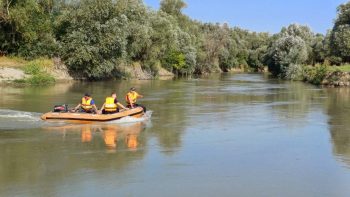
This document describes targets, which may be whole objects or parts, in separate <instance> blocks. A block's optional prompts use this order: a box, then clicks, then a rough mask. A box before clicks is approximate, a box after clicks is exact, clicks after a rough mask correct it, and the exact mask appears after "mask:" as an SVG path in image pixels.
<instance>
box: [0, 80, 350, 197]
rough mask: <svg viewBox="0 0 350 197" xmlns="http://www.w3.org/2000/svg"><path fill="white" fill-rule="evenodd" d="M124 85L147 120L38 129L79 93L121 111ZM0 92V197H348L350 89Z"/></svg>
mask: <svg viewBox="0 0 350 197" xmlns="http://www.w3.org/2000/svg"><path fill="white" fill-rule="evenodd" d="M131 86H136V87H137V88H138V90H139V91H140V92H141V93H142V94H143V95H145V98H144V99H141V100H140V102H142V104H144V105H145V106H147V108H148V109H151V110H152V111H153V115H152V120H151V122H145V121H144V120H147V118H145V119H143V120H142V122H135V120H131V119H124V120H122V121H116V122H107V123H94V124H79V123H76V122H75V123H67V122H55V123H52V122H42V121H40V120H39V119H38V117H39V115H40V113H43V112H46V111H48V110H49V109H51V108H52V105H54V104H62V103H66V104H69V105H70V106H72V105H75V104H76V102H78V101H79V98H80V97H81V95H82V94H83V93H84V92H86V91H87V92H90V93H92V95H93V97H94V99H95V100H96V102H97V105H98V106H100V105H101V104H102V103H103V101H104V99H105V96H106V95H109V94H110V92H113V91H116V92H117V94H118V98H120V99H119V100H120V101H121V102H124V101H123V99H122V98H123V97H124V94H125V93H126V92H127V90H128V89H129V87H131ZM0 94H1V99H0V150H1V151H0V196H100V195H102V196H214V195H220V196H269V197H270V196H293V197H294V196H340V197H343V196H344V197H347V196H349V195H350V189H349V187H348V186H349V184H350V134H349V133H350V130H349V128H350V123H349V122H350V121H349V115H350V102H349V101H350V90H349V89H325V88H319V87H315V86H312V85H308V84H304V83H301V82H288V81H279V80H275V79H270V78H269V77H268V76H266V75H260V74H220V75H210V76H206V77H201V78H191V79H177V80H173V81H110V82H94V83H88V82H78V83H71V84H66V85H58V86H57V85H56V86H53V87H45V88H41V87H36V88H30V87H7V86H6V87H5V86H4V87H2V86H0ZM38 112H39V113H38ZM125 122H128V123H129V124H125Z"/></svg>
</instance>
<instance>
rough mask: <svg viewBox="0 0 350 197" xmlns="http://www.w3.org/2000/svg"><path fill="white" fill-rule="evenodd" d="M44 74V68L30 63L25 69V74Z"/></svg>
mask: <svg viewBox="0 0 350 197" xmlns="http://www.w3.org/2000/svg"><path fill="white" fill-rule="evenodd" d="M41 72H42V67H41V66H40V65H39V64H36V63H29V64H27V65H25V67H24V73H25V74H27V75H37V74H39V73H41Z"/></svg>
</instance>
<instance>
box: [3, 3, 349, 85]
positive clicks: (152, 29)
mask: <svg viewBox="0 0 350 197" xmlns="http://www.w3.org/2000/svg"><path fill="white" fill-rule="evenodd" d="M185 7H186V4H185V2H184V1H183V0H162V1H161V6H160V9H159V10H157V11H155V10H152V9H150V8H148V7H147V6H145V5H144V3H143V1H142V0H0V53H1V54H3V55H14V56H21V57H24V58H26V59H33V58H38V57H49V58H50V57H60V58H62V60H63V61H64V62H65V64H66V65H67V66H68V68H69V69H70V71H72V72H74V73H79V74H81V75H83V76H85V77H87V78H89V79H93V80H98V79H105V78H114V77H120V76H121V74H122V72H123V71H122V69H123V67H126V66H129V65H131V64H132V63H133V62H138V63H140V64H141V65H142V68H143V69H144V70H147V71H149V72H150V73H152V74H153V75H154V76H156V75H157V73H158V70H159V68H160V67H163V68H165V69H167V70H169V71H171V72H173V73H175V74H180V75H182V74H203V73H210V72H218V71H224V72H225V71H229V70H231V69H232V68H241V69H245V70H251V71H258V70H262V69H264V66H268V68H269V70H270V72H271V73H272V74H273V75H275V76H279V77H282V78H288V79H305V78H307V77H309V76H306V77H305V75H308V73H312V72H317V73H318V71H319V70H321V71H322V68H323V67H322V66H318V67H321V68H318V67H317V69H316V71H315V70H314V69H313V67H312V66H313V65H317V64H322V65H340V64H342V63H346V62H350V17H349V16H350V3H347V4H344V5H340V6H339V8H338V17H337V19H336V21H335V23H334V27H333V28H332V29H331V30H330V31H329V32H328V33H327V35H321V34H315V33H313V32H312V31H311V30H310V28H309V27H307V26H301V25H296V24H292V25H290V26H288V27H283V28H282V30H281V32H279V33H277V34H275V35H270V34H268V33H257V32H251V31H247V30H243V29H240V28H237V27H235V28H230V27H229V26H228V25H227V24H211V23H201V22H198V21H195V20H192V19H190V18H189V17H188V16H186V15H184V14H183V13H182V9H183V8H185ZM306 65H309V66H306ZM310 65H311V67H310ZM321 71H320V72H321ZM305 73H306V74H305ZM318 74H319V73H318ZM321 74H322V73H321ZM316 75H317V74H316ZM317 76H318V75H317Z"/></svg>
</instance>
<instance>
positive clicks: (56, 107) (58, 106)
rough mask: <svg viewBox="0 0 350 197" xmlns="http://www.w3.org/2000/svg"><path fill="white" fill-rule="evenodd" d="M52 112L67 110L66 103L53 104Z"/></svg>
mask: <svg viewBox="0 0 350 197" xmlns="http://www.w3.org/2000/svg"><path fill="white" fill-rule="evenodd" d="M53 111H54V112H68V105H66V104H64V105H55V107H54V109H53Z"/></svg>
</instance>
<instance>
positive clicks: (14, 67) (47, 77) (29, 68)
mask: <svg viewBox="0 0 350 197" xmlns="http://www.w3.org/2000/svg"><path fill="white" fill-rule="evenodd" d="M118 70H119V71H121V75H120V78H121V79H138V80H150V79H161V80H166V79H173V78H174V76H175V75H174V74H173V73H171V72H169V71H167V70H166V69H164V68H162V67H161V66H160V65H159V66H157V70H158V73H157V75H156V76H155V75H154V74H153V73H151V72H149V71H146V70H144V69H142V65H141V64H140V63H138V62H134V63H132V64H131V65H129V66H125V65H120V66H119V68H118ZM73 80H86V78H84V77H82V76H80V75H79V73H71V72H69V70H68V68H67V66H66V65H65V64H64V63H63V62H62V61H61V60H60V59H59V58H52V59H47V58H38V59H35V60H32V61H27V60H24V59H22V58H18V57H5V56H3V57H0V83H29V84H33V83H34V84H44V83H48V82H49V83H53V82H62V81H63V82H64V81H73Z"/></svg>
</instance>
